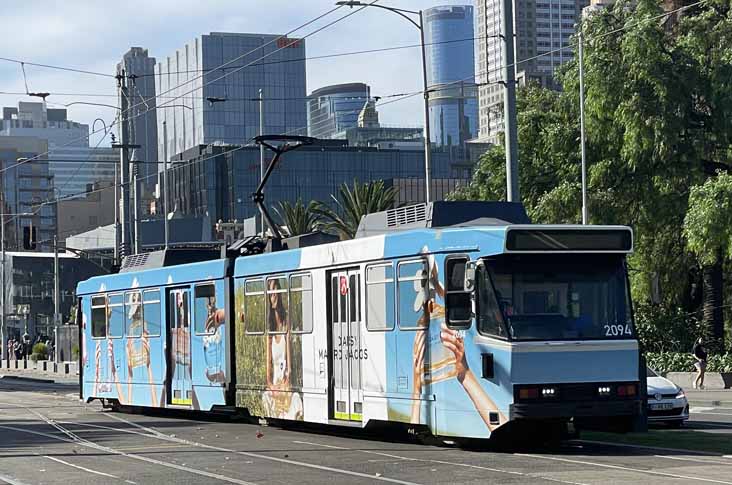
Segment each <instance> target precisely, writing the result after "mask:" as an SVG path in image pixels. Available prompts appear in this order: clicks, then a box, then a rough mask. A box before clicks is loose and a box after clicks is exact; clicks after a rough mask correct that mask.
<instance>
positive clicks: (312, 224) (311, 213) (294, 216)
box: [274, 199, 320, 236]
mask: <svg viewBox="0 0 732 485" xmlns="http://www.w3.org/2000/svg"><path fill="white" fill-rule="evenodd" d="M317 205H318V204H317V202H315V201H314V200H312V201H310V203H308V205H307V206H306V205H305V204H304V203H303V201H302V200H300V199H297V202H295V203H294V204H293V203H292V202H288V201H284V202H280V203H279V207H275V208H274V211H275V213H276V214H277V216H278V217H279V218H280V220H281V221H282V224H284V225H285V226H286V227H287V235H288V236H299V235H301V234H307V233H309V232H313V231H315V230H316V229H317V227H318V222H319V219H320V216H319V215H318V214H317V213H316V206H317Z"/></svg>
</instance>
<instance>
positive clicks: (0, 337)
mask: <svg viewBox="0 0 732 485" xmlns="http://www.w3.org/2000/svg"><path fill="white" fill-rule="evenodd" d="M4 182H5V176H4V175H3V187H2V188H3V189H4V188H5V187H4V185H5V183H4ZM4 194H5V191H4V190H3V204H2V206H0V210H2V212H3V214H0V228H1V229H0V245H2V259H3V269H2V288H0V290H1V292H2V297H3V298H2V300H3V301H2V303H3V310H2V320H1V321H0V345H2V349H0V350H1V351H2V352H0V353H2V354H3V355H5V358H6V359H8V360H10V355H8V354H7V353H6V352H7V351H8V348H7V346H6V344H5V337H6V335H5V302H6V300H5V298H6V296H5V293H6V292H7V289H6V288H5V195H4Z"/></svg>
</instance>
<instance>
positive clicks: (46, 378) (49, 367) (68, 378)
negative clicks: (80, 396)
mask: <svg viewBox="0 0 732 485" xmlns="http://www.w3.org/2000/svg"><path fill="white" fill-rule="evenodd" d="M0 378H2V379H8V380H13V379H15V380H25V381H36V382H46V383H48V382H57V383H63V384H71V383H74V382H79V373H78V363H77V362H59V363H56V362H50V361H40V362H32V361H30V360H29V361H23V360H19V361H17V363H16V361H13V360H11V361H10V362H8V361H6V360H3V361H0Z"/></svg>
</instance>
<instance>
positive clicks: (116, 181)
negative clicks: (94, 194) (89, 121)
mask: <svg viewBox="0 0 732 485" xmlns="http://www.w3.org/2000/svg"><path fill="white" fill-rule="evenodd" d="M113 136H114V135H113ZM119 181H120V178H119V166H118V164H116V163H115V164H114V182H113V184H114V185H113V189H114V264H115V266H119V264H120V257H119V246H120V244H121V242H122V234H121V233H120V227H119Z"/></svg>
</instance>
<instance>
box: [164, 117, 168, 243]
mask: <svg viewBox="0 0 732 485" xmlns="http://www.w3.org/2000/svg"><path fill="white" fill-rule="evenodd" d="M163 158H164V159H165V160H163V225H164V226H165V249H168V244H170V226H169V223H168V211H169V210H170V208H169V207H168V206H169V204H170V201H169V200H168V125H167V121H163Z"/></svg>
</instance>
